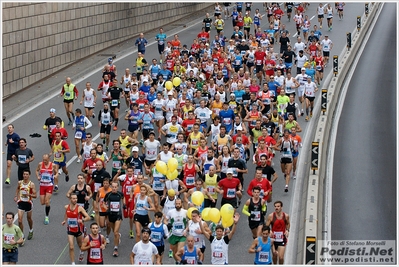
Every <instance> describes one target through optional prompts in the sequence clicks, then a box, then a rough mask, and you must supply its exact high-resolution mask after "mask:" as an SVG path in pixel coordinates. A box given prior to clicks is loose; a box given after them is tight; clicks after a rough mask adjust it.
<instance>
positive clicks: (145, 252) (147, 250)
mask: <svg viewBox="0 0 399 267" xmlns="http://www.w3.org/2000/svg"><path fill="white" fill-rule="evenodd" d="M132 252H133V253H134V254H135V257H134V265H153V264H154V263H153V262H152V256H153V255H158V249H157V247H156V246H155V245H154V244H153V243H151V242H150V241H149V242H148V243H146V244H144V243H143V241H139V242H137V243H136V244H135V245H134V246H133V249H132Z"/></svg>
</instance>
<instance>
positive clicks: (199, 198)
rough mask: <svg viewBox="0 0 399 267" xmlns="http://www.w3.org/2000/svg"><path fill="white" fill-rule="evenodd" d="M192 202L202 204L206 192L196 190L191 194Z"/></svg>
mask: <svg viewBox="0 0 399 267" xmlns="http://www.w3.org/2000/svg"><path fill="white" fill-rule="evenodd" d="M191 202H193V203H194V205H196V206H201V205H202V202H204V194H203V193H202V192H200V191H195V192H194V193H193V194H192V195H191Z"/></svg>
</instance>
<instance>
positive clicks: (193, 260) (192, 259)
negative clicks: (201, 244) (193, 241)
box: [182, 245, 197, 265]
mask: <svg viewBox="0 0 399 267" xmlns="http://www.w3.org/2000/svg"><path fill="white" fill-rule="evenodd" d="M182 260H186V261H187V264H191V265H197V246H195V245H194V249H193V251H192V252H190V251H188V248H187V246H184V254H183V256H182Z"/></svg>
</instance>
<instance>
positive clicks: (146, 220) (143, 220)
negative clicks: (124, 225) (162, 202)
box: [134, 214, 150, 227]
mask: <svg viewBox="0 0 399 267" xmlns="http://www.w3.org/2000/svg"><path fill="white" fill-rule="evenodd" d="M134 221H135V222H139V223H140V224H141V226H143V227H146V226H147V225H149V224H150V216H148V215H140V214H134Z"/></svg>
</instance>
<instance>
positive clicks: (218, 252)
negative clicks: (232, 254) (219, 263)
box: [212, 251, 223, 259]
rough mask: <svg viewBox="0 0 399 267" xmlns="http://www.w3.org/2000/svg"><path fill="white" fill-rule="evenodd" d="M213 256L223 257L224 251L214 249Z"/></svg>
mask: <svg viewBox="0 0 399 267" xmlns="http://www.w3.org/2000/svg"><path fill="white" fill-rule="evenodd" d="M212 257H214V258H219V259H220V258H223V252H221V251H214V252H213V253H212Z"/></svg>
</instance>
